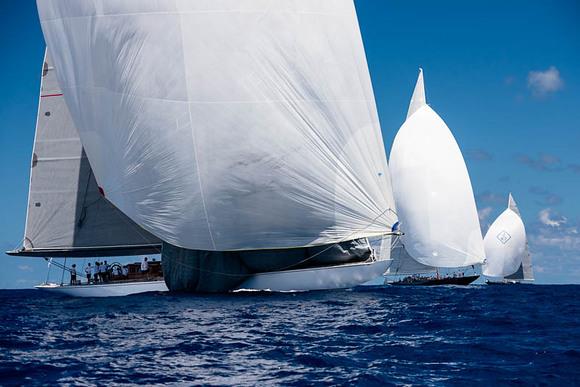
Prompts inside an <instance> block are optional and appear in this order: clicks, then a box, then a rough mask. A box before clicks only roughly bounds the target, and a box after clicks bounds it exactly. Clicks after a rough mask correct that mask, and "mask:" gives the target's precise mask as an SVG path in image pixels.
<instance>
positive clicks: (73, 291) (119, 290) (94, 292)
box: [35, 280, 169, 297]
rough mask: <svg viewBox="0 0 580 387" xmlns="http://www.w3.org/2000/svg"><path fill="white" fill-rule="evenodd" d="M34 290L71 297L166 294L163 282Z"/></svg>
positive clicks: (49, 285)
mask: <svg viewBox="0 0 580 387" xmlns="http://www.w3.org/2000/svg"><path fill="white" fill-rule="evenodd" d="M35 288H36V289H39V290H42V291H46V292H50V293H54V294H61V295H66V296H72V297H120V296H129V295H132V294H139V293H150V292H167V291H168V290H169V289H168V288H167V285H166V284H165V281H164V280H157V281H136V282H121V283H105V284H94V285H59V284H54V283H47V284H42V285H38V286H35Z"/></svg>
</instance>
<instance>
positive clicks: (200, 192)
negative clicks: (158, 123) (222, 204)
mask: <svg viewBox="0 0 580 387" xmlns="http://www.w3.org/2000/svg"><path fill="white" fill-rule="evenodd" d="M179 29H180V32H181V49H182V52H184V53H185V52H186V50H185V46H184V36H183V18H182V16H181V15H180V16H179ZM183 73H184V76H185V82H186V85H185V93H186V97H187V113H188V115H189V126H190V129H191V142H192V144H193V157H194V159H195V170H196V172H197V181H198V183H199V194H200V196H201V204H202V206H203V212H204V215H205V221H206V223H207V232H208V233H209V238H210V240H211V245H212V246H213V249H214V250H216V244H215V240H214V239H213V233H212V230H211V225H210V222H209V215H208V211H207V206H206V203H205V195H204V192H203V183H202V181H201V173H200V170H199V159H198V157H197V153H198V149H197V143H196V141H195V135H194V130H195V128H194V126H193V119H192V116H191V105H190V104H189V88H188V85H187V83H188V73H187V65H186V63H185V54H184V55H183Z"/></svg>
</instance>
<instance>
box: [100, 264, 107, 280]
mask: <svg viewBox="0 0 580 387" xmlns="http://www.w3.org/2000/svg"><path fill="white" fill-rule="evenodd" d="M99 277H100V278H99V279H100V280H101V282H105V281H106V279H107V267H106V265H105V263H104V262H101V264H100V265H99Z"/></svg>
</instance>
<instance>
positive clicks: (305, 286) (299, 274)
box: [236, 261, 388, 292]
mask: <svg viewBox="0 0 580 387" xmlns="http://www.w3.org/2000/svg"><path fill="white" fill-rule="evenodd" d="M387 267H388V261H376V262H364V263H355V264H347V265H340V266H332V267H319V268H312V269H299V270H285V271H278V272H271V273H260V274H256V275H253V276H252V277H250V278H249V279H247V280H246V281H244V282H243V283H242V284H241V285H240V286H239V287H238V288H237V289H236V290H237V291H240V290H263V291H276V292H291V291H308V290H327V289H347V288H352V287H355V286H358V285H362V284H364V283H365V282H368V281H371V280H373V279H375V278H378V277H380V276H381V275H382V274H383V273H384V272H385V270H386V269H387Z"/></svg>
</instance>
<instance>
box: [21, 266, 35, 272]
mask: <svg viewBox="0 0 580 387" xmlns="http://www.w3.org/2000/svg"><path fill="white" fill-rule="evenodd" d="M18 269H20V270H22V271H33V270H32V267H30V266H28V265H18Z"/></svg>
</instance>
